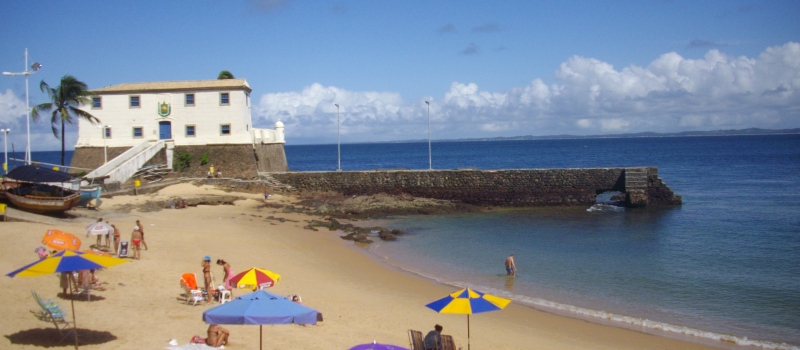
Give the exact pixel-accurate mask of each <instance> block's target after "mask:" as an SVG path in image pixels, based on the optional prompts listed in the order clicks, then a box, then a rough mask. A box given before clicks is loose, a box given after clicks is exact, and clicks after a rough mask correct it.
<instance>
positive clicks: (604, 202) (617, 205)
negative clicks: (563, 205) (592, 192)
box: [587, 191, 625, 211]
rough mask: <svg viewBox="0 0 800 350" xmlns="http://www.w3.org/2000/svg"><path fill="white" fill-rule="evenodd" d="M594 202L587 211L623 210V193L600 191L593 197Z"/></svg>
mask: <svg viewBox="0 0 800 350" xmlns="http://www.w3.org/2000/svg"><path fill="white" fill-rule="evenodd" d="M594 203H595V204H594V205H593V206H591V207H590V208H589V209H587V211H599V210H624V209H625V208H624V207H625V193H624V192H619V191H606V192H601V193H599V194H597V196H596V197H595V199H594Z"/></svg>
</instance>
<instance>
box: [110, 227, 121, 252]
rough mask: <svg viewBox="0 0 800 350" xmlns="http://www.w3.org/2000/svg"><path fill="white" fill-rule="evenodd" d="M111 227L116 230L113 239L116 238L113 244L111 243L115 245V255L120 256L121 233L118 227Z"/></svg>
mask: <svg viewBox="0 0 800 350" xmlns="http://www.w3.org/2000/svg"><path fill="white" fill-rule="evenodd" d="M111 227H113V228H114V235H113V236H112V237H113V238H114V241H113V242H111V244H113V245H114V255H117V254H119V238H120V233H119V229H117V227H116V226H114V225H111Z"/></svg>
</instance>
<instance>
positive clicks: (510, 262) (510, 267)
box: [506, 254, 517, 277]
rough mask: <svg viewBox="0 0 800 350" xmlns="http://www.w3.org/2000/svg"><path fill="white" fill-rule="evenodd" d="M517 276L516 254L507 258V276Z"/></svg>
mask: <svg viewBox="0 0 800 350" xmlns="http://www.w3.org/2000/svg"><path fill="white" fill-rule="evenodd" d="M516 275H517V265H516V264H515V263H514V254H511V255H509V256H508V257H507V258H506V276H511V277H515V276H516Z"/></svg>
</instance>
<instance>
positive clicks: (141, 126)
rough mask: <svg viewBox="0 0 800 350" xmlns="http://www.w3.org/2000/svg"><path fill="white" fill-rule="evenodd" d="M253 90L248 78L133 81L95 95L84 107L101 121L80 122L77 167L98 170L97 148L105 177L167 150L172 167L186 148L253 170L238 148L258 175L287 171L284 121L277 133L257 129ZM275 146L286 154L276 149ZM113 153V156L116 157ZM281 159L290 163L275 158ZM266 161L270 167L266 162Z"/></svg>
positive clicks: (277, 125)
mask: <svg viewBox="0 0 800 350" xmlns="http://www.w3.org/2000/svg"><path fill="white" fill-rule="evenodd" d="M251 91H252V89H251V88H250V85H248V84H247V81H246V80H245V79H219V80H193V81H166V82H145V83H126V84H119V85H113V86H108V87H104V88H100V89H96V90H93V92H94V93H95V94H96V95H95V97H93V98H92V99H91V103H90V104H89V105H84V106H81V109H83V110H85V111H87V112H89V113H91V114H92V115H93V116H95V117H97V118H98V119H99V120H100V122H99V123H97V124H92V123H91V122H89V121H87V120H85V119H79V121H78V140H77V142H76V144H75V155H74V156H73V162H72V165H73V166H76V167H80V166H83V167H87V166H88V167H91V168H94V167H96V166H99V165H95V164H94V163H97V154H98V153H97V151H98V150H102V152H103V153H101V154H104V157H103V158H101V159H100V161H101V163H100V164H103V163H106V162H107V163H109V164H105V165H103V167H104V168H107V169H104V170H103V171H102V173H103V174H106V173H110V172H112V171H113V170H112V169H111V168H114V167H119V166H120V165H122V164H123V163H126V162H129V160H130V159H132V158H135V157H136V154H141V155H140V156H139V157H140V158H142V157H146V158H147V161H149V160H150V158H153V157H155V156H156V155H158V154H159V152H160V151H161V150H162V149H163V150H164V151H165V153H164V157H163V159H164V160H165V161H166V162H167V163H169V165H170V166H172V162H173V151H175V152H177V151H180V150H183V151H184V152H190V153H195V154H199V153H198V152H202V155H203V156H204V157H206V158H209V157H210V158H211V159H212V160H211V161H212V162H217V163H223V162H224V161H231V162H232V161H233V160H234V159H236V161H237V163H236V164H227V165H226V167H227V168H228V169H230V167H231V166H241V167H243V168H245V169H247V168H248V167H250V166H251V164H238V163H242V162H244V163H247V162H248V161H249V160H248V159H246V158H247V157H244V158H242V156H241V155H231V149H237V150H238V151H237V152H239V153H241V151H242V150H244V151H243V152H244V153H245V154H247V153H249V154H251V155H252V156H253V159H252V160H253V164H252V169H254V170H258V171H285V170H287V169H286V160H285V155H284V153H283V144H284V143H285V140H284V129H283V124H282V123H281V122H280V121H279V122H277V123H276V124H275V129H263V128H254V127H253V122H252V118H251V115H250V106H251V105H250V92H251ZM276 146H279V151H280V152H276V151H277V149H276V148H275V147H276ZM231 147H233V148H231ZM146 149H149V150H150V151H149V152H146V151H145V150H146ZM109 150H111V152H110V153H111V154H112V155H113V156H109ZM247 150H249V151H247ZM234 153H236V152H234ZM215 155H216V156H217V160H215V159H214V156H215ZM276 156H277V158H281V157H282V158H283V159H282V160H281V159H269V158H276ZM231 158H234V159H231ZM262 158H267V159H262ZM112 159H113V160H112ZM264 161H267V163H269V164H259V163H263V162H264ZM145 162H146V161H145ZM111 163H114V164H111ZM139 163H142V162H141V161H139ZM281 163H282V165H281ZM76 164H77V165H76ZM141 165H144V163H142V164H140V165H139V166H141ZM128 167H131V165H128ZM195 172H198V171H197V170H196V171H195ZM254 172H255V171H254ZM93 175H98V174H97V173H95V174H93Z"/></svg>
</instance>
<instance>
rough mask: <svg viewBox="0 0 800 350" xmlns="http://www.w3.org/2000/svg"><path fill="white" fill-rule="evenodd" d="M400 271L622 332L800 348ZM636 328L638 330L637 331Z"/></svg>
mask: <svg viewBox="0 0 800 350" xmlns="http://www.w3.org/2000/svg"><path fill="white" fill-rule="evenodd" d="M393 266H395V267H397V268H399V269H401V270H404V271H407V272H410V273H413V274H416V275H419V276H421V277H424V278H427V279H430V280H433V281H436V282H439V283H443V284H448V285H452V286H455V287H457V288H466V287H470V288H475V289H477V290H480V291H482V292H485V293H490V294H493V295H497V296H500V297H504V298H509V299H511V300H513V301H514V302H516V303H520V304H523V305H526V306H530V307H533V308H535V309H540V310H544V311H549V312H553V311H557V312H558V313H562V314H573V315H577V316H578V317H580V318H583V319H586V320H589V321H591V319H593V318H594V319H598V320H603V321H604V322H610V323H616V324H619V325H620V326H621V327H622V328H628V329H636V330H641V331H644V332H646V331H647V330H651V331H661V332H669V333H675V334H680V335H684V336H691V337H698V338H704V339H710V340H716V341H721V342H726V343H732V344H736V345H740V346H752V347H759V348H762V349H770V350H772V349H775V350H800V347H798V346H796V345H791V344H786V343H775V342H770V341H763V340H754V339H749V338H748V337H743V336H734V335H728V334H720V333H715V332H710V331H704V330H700V329H695V328H690V327H686V326H678V325H673V324H669V323H665V322H659V321H653V320H648V319H644V318H638V317H632V316H624V315H617V314H614V313H610V312H606V311H600V310H592V309H587V308H582V307H578V306H574V305H568V304H562V303H558V302H554V301H550V300H545V299H540V298H533V297H528V296H522V295H517V294H512V293H509V292H507V291H505V290H499V289H495V288H487V287H485V286H476V285H473V284H471V283H467V282H463V281H453V280H445V279H442V278H439V277H436V276H433V275H429V274H427V273H424V272H422V271H415V270H411V269H407V268H403V267H400V266H397V265H393ZM637 327H638V328H637Z"/></svg>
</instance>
